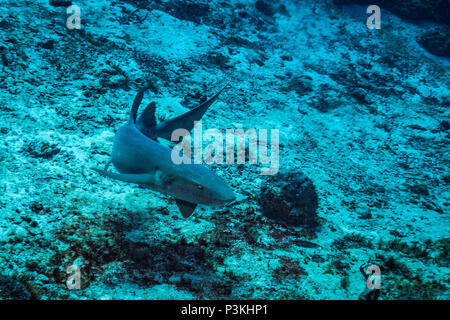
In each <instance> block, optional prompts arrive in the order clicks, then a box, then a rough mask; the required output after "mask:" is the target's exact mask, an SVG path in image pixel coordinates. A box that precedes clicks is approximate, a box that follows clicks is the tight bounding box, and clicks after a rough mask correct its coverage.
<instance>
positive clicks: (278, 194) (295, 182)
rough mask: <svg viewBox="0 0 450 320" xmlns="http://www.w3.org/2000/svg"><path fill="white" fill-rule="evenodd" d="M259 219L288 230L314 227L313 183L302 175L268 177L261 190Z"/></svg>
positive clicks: (315, 210)
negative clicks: (260, 217)
mask: <svg viewBox="0 0 450 320" xmlns="http://www.w3.org/2000/svg"><path fill="white" fill-rule="evenodd" d="M258 202H259V205H260V206H261V210H262V213H263V215H265V216H266V217H268V218H270V219H273V220H275V221H277V222H281V223H284V224H287V225H291V226H306V227H314V226H316V225H317V221H316V216H317V208H318V196H317V192H316V189H315V187H314V184H313V182H312V181H311V179H309V178H308V177H307V176H305V175H304V174H303V173H302V172H289V173H280V174H278V175H275V176H271V177H269V178H268V180H267V181H266V182H265V184H264V185H263V187H262V188H261V194H260V196H259V200H258Z"/></svg>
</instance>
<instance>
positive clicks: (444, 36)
mask: <svg viewBox="0 0 450 320" xmlns="http://www.w3.org/2000/svg"><path fill="white" fill-rule="evenodd" d="M417 43H419V44H420V46H421V47H422V48H424V49H425V50H427V51H428V52H429V53H431V54H434V55H436V56H440V57H450V28H447V29H445V30H444V29H433V30H431V31H428V32H425V33H424V34H422V35H421V36H420V37H419V38H418V39H417Z"/></svg>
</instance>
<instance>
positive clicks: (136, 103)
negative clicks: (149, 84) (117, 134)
mask: <svg viewBox="0 0 450 320" xmlns="http://www.w3.org/2000/svg"><path fill="white" fill-rule="evenodd" d="M145 91H147V88H145V89H143V90H141V91H139V92H138V93H137V94H136V97H135V98H134V101H133V106H132V107H131V112H130V118H128V123H136V115H137V112H138V109H139V105H140V104H141V102H142V99H143V98H144V93H145Z"/></svg>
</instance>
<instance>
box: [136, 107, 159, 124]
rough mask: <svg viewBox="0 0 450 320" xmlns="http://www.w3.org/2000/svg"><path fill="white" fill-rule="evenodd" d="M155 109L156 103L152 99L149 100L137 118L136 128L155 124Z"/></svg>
mask: <svg viewBox="0 0 450 320" xmlns="http://www.w3.org/2000/svg"><path fill="white" fill-rule="evenodd" d="M155 109H156V103H155V102H154V101H152V102H150V103H149V104H148V106H147V108H145V110H144V112H142V114H141V116H140V117H139V118H138V120H137V125H138V128H139V127H144V128H151V127H154V126H156V117H155Z"/></svg>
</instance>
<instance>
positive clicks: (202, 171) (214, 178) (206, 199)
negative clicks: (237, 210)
mask: <svg viewBox="0 0 450 320" xmlns="http://www.w3.org/2000/svg"><path fill="white" fill-rule="evenodd" d="M181 166H182V167H184V168H183V171H182V172H183V174H182V175H177V176H176V177H175V176H172V177H168V179H167V180H166V182H165V186H166V192H167V193H169V194H171V195H172V196H174V197H175V198H177V199H182V200H184V201H188V202H192V203H198V204H204V205H220V204H225V203H228V202H231V201H233V200H234V199H236V196H235V195H234V192H233V190H232V189H231V188H230V187H229V186H228V184H227V183H226V181H225V180H224V179H223V178H222V177H220V176H218V175H216V174H215V173H213V172H212V171H210V170H209V169H207V168H206V167H204V166H201V165H195V164H186V165H181Z"/></svg>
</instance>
